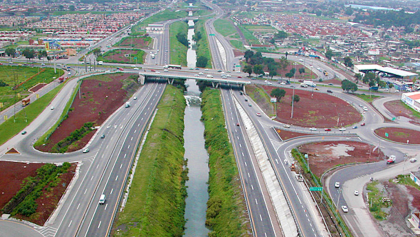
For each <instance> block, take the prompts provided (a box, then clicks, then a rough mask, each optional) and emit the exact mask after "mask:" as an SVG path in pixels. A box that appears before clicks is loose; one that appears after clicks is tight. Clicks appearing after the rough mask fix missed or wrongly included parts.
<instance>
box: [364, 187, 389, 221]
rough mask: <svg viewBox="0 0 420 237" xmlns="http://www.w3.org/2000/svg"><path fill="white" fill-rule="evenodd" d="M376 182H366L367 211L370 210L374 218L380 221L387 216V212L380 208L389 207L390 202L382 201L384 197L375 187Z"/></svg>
mask: <svg viewBox="0 0 420 237" xmlns="http://www.w3.org/2000/svg"><path fill="white" fill-rule="evenodd" d="M378 184H379V183H378V181H373V182H371V183H368V185H367V187H366V189H367V190H368V203H369V211H370V212H372V215H373V217H375V219H377V220H379V221H381V220H385V219H386V217H387V216H388V214H387V213H386V212H384V211H383V210H382V208H389V207H390V206H391V205H392V203H391V202H383V201H382V199H383V198H384V197H383V195H382V192H381V190H379V188H378V187H376V185H378Z"/></svg>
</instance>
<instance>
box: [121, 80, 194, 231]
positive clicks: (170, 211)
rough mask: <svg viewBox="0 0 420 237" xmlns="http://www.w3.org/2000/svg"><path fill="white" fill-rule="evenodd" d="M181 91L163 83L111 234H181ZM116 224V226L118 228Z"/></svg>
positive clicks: (183, 192)
mask: <svg viewBox="0 0 420 237" xmlns="http://www.w3.org/2000/svg"><path fill="white" fill-rule="evenodd" d="M184 110H185V99H184V96H183V93H182V90H180V89H177V88H175V87H173V86H167V87H166V91H165V93H164V94H163V97H162V99H161V101H160V103H159V106H158V112H157V114H156V117H155V119H154V121H153V124H152V126H151V128H150V130H149V133H148V135H147V140H146V142H145V144H144V146H143V150H142V151H141V154H140V158H139V161H138V165H137V167H136V172H135V175H134V178H133V181H132V185H131V189H130V194H129V196H128V202H127V204H126V206H125V208H124V210H123V211H122V212H121V213H120V214H119V217H118V220H117V221H116V225H115V227H116V228H117V229H119V230H116V231H115V232H114V236H182V235H183V232H184V225H185V220H184V212H185V198H186V195H187V191H186V186H185V182H186V181H187V179H188V177H187V170H184V167H186V166H185V165H186V162H185V161H184V138H183V132H184ZM119 227H120V228H119Z"/></svg>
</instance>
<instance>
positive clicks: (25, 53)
mask: <svg viewBox="0 0 420 237" xmlns="http://www.w3.org/2000/svg"><path fill="white" fill-rule="evenodd" d="M5 53H6V55H7V56H9V57H11V58H14V57H15V55H16V49H15V48H11V47H9V48H7V49H6V50H5ZM22 55H23V56H25V58H27V59H29V60H31V59H33V58H35V57H38V59H41V58H43V57H47V56H48V54H47V51H45V50H42V51H35V50H33V49H28V48H26V49H24V50H23V51H22ZM47 59H48V58H47ZM48 60H50V59H48Z"/></svg>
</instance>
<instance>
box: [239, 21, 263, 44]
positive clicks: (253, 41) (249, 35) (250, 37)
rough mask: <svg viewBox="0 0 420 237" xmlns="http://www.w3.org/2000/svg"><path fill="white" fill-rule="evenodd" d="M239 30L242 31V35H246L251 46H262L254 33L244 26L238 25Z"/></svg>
mask: <svg viewBox="0 0 420 237" xmlns="http://www.w3.org/2000/svg"><path fill="white" fill-rule="evenodd" d="M238 28H239V29H240V30H241V31H242V34H244V37H245V39H246V41H247V42H248V44H249V45H252V44H260V41H259V40H258V39H257V38H256V37H255V36H254V35H253V34H252V31H250V30H248V29H247V28H246V27H245V26H243V25H238Z"/></svg>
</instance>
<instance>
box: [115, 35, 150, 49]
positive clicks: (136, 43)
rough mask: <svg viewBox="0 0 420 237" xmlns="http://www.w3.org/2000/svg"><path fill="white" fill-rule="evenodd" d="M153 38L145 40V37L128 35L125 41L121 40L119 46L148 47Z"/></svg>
mask: <svg viewBox="0 0 420 237" xmlns="http://www.w3.org/2000/svg"><path fill="white" fill-rule="evenodd" d="M150 42H151V40H145V38H144V37H135V38H134V37H128V38H126V39H125V40H124V41H123V42H121V43H120V44H119V45H118V46H121V47H123V46H126V47H133V48H147V46H148V45H149V43H150Z"/></svg>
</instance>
